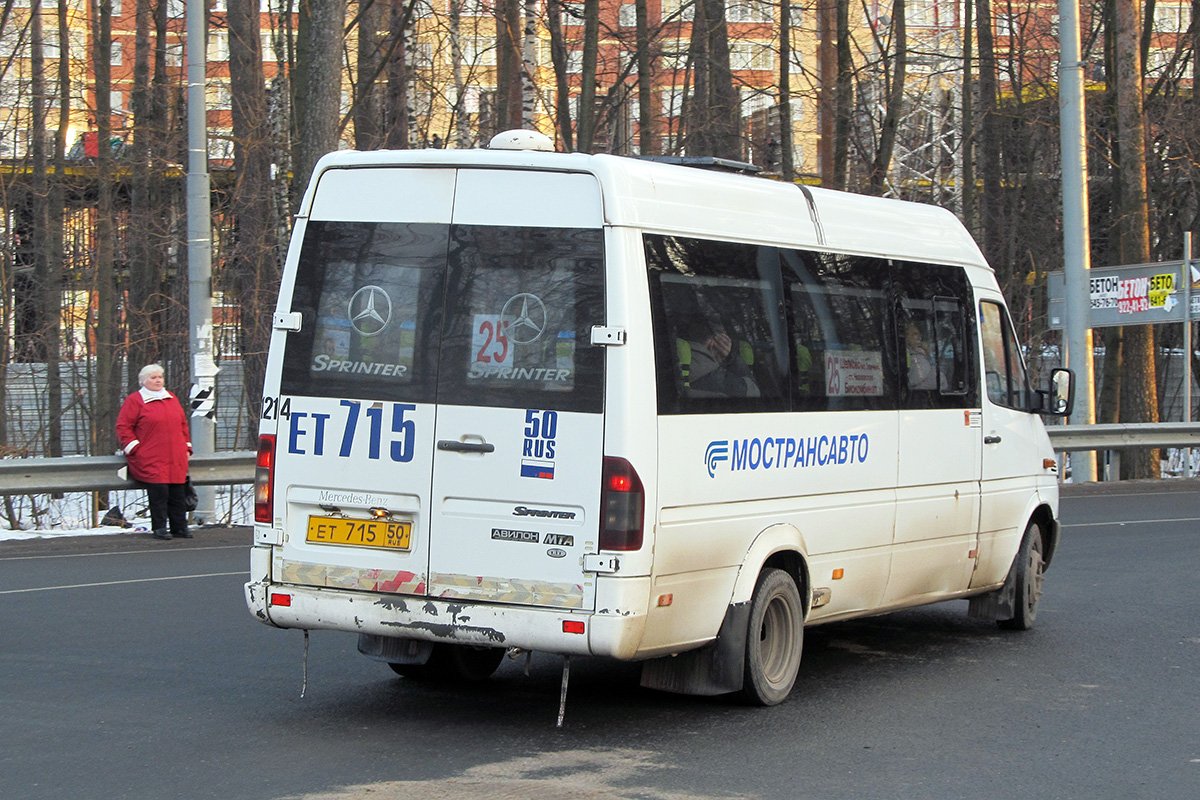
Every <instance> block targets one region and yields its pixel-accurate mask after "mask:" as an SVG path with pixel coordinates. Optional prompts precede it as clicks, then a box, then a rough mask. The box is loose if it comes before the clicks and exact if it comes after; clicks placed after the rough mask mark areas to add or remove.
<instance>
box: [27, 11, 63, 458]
mask: <svg viewBox="0 0 1200 800" xmlns="http://www.w3.org/2000/svg"><path fill="white" fill-rule="evenodd" d="M29 13H30V26H29V34H30V39H29V51H30V72H31V81H30V94H31V97H30V103H31V105H32V109H31V111H32V113H31V115H30V116H31V130H30V143H29V144H30V146H29V155H30V161H31V164H30V167H31V175H30V211H31V216H32V217H33V250H34V252H33V255H34V275H36V276H37V277H36V285H37V287H38V302H39V304H40V306H41V309H40V313H39V314H38V316H39V317H40V318H41V323H42V324H41V326H40V330H39V331H38V338H39V339H40V342H39V348H38V349H39V350H40V354H39V355H40V356H41V358H40V360H42V361H43V362H45V365H46V424H45V426H44V432H45V444H44V448H43V450H42V452H43V454H44V455H46V456H49V457H52V458H53V457H57V456H61V455H62V376H61V374H60V372H59V360H60V358H61V353H60V343H61V341H62V280H61V270H60V263H59V262H56V261H55V259H54V256H53V253H52V250H53V249H54V247H53V245H52V242H51V239H52V236H53V232H52V231H51V229H50V182H49V176H48V174H47V173H48V170H49V162H48V159H47V157H46V134H47V129H46V107H47V106H48V105H49V103H48V102H47V100H48V97H47V95H46V77H45V75H46V73H45V67H46V63H45V58H44V53H45V51H44V49H43V48H44V44H45V36H44V31H43V27H42V26H43V21H44V20H43V18H42V3H41V0H33V2H32V3H31V4H30V9H29ZM65 45H66V43H65V42H63V43H60V47H65ZM59 56H60V57H59V60H60V61H61V60H62V53H61V50H60V54H59ZM61 239H62V237H61V233H60V236H59V249H61V247H62V241H61Z"/></svg>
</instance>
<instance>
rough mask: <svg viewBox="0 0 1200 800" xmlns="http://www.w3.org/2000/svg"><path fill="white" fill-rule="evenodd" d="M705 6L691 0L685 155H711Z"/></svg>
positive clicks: (684, 106)
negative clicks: (690, 85) (688, 96)
mask: <svg viewBox="0 0 1200 800" xmlns="http://www.w3.org/2000/svg"><path fill="white" fill-rule="evenodd" d="M708 10H709V9H708V6H707V5H706V4H705V2H704V0H694V5H693V13H692V39H691V43H690V48H689V50H688V61H690V62H691V64H692V96H691V99H690V100H689V99H688V98H687V89H686V87H685V89H684V102H683V113H682V116H683V117H684V123H683V129H684V131H685V135H684V152H685V153H687V155H689V156H693V157H696V156H699V157H703V156H711V155H712V154H713V143H712V111H711V109H710V108H709V96H710V92H709V89H708V84H709V77H710V75H711V74H712V73H711V70H710V69H709V65H708V62H709V52H708Z"/></svg>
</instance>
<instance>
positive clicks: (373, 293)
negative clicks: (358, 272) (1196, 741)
mask: <svg viewBox="0 0 1200 800" xmlns="http://www.w3.org/2000/svg"><path fill="white" fill-rule="evenodd" d="M347 311H348V312H349V315H350V324H351V325H352V326H353V327H354V330H356V331H358V332H359V334H361V335H362V336H377V335H379V334H380V333H383V329H384V328H386V327H387V324H388V322H389V321H390V320H391V318H392V298H390V297H388V293H387V292H385V291H384V290H383V289H382V288H380V287H378V286H364V287H362V288H361V289H359V290H358V291H357V292H355V293H354V296H353V297H351V298H350V303H349V305H348V306H347Z"/></svg>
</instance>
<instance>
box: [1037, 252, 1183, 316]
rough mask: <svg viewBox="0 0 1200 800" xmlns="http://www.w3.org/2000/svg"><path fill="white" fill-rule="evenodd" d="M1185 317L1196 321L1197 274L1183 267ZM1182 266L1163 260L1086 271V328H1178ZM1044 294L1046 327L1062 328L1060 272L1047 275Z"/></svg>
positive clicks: (1061, 283)
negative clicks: (1047, 310) (1173, 324)
mask: <svg viewBox="0 0 1200 800" xmlns="http://www.w3.org/2000/svg"><path fill="white" fill-rule="evenodd" d="M1189 267H1190V270H1189V271H1190V273H1191V274H1190V275H1189V276H1188V277H1189V278H1190V279H1191V284H1192V286H1191V314H1190V317H1191V319H1193V320H1196V319H1200V269H1198V268H1197V266H1196V264H1195V263H1192V264H1190V265H1189ZM1183 268H1184V263H1183V262H1182V261H1163V262H1161V263H1158V264H1142V265H1139V266H1126V267H1104V268H1100V269H1092V270H1089V276H1088V296H1089V298H1090V300H1091V303H1090V306H1089V311H1088V327H1090V328H1112V327H1116V326H1119V325H1159V324H1162V323H1166V322H1176V323H1181V322H1183V321H1184V319H1185V313H1186V309H1185V308H1184V302H1185V298H1186V297H1187V295H1188V287H1186V286H1185V285H1184V283H1183V281H1184V275H1183ZM1047 278H1048V280H1047V288H1048V289H1049V292H1050V327H1051V328H1052V329H1061V328H1062V327H1063V325H1064V319H1063V316H1064V310H1065V302H1066V301H1065V298H1066V284H1065V282H1064V278H1063V273H1062V272H1052V273H1050V274H1049V275H1048V276H1047Z"/></svg>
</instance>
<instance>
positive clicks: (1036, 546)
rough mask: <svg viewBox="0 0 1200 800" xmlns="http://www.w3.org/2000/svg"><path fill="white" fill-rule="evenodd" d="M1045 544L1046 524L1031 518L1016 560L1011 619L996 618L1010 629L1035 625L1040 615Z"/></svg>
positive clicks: (1020, 628) (1015, 629) (998, 623)
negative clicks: (1014, 594) (1038, 614)
mask: <svg viewBox="0 0 1200 800" xmlns="http://www.w3.org/2000/svg"><path fill="white" fill-rule="evenodd" d="M1045 548H1046V543H1045V538H1044V537H1043V535H1042V526H1041V525H1039V524H1038V523H1037V522H1032V521H1031V522H1030V523H1029V527H1028V528H1026V529H1025V538H1024V539H1023V540H1022V541H1021V549H1020V550H1019V551H1018V552H1017V560H1016V562H1015V563H1014V564H1013V569H1014V570H1016V574H1015V576H1014V577H1015V589H1016V597H1015V599H1014V604H1015V605H1014V614H1013V616H1012V618H1011V619H1001V620H997V621H996V624H997V625H999V626H1000V627H1001V628H1004V629H1005V630H1009V631H1027V630H1029V629H1030V628H1032V627H1033V623H1034V621H1035V620H1036V619H1037V610H1038V601H1039V600H1041V599H1042V582H1043V580H1044V576H1045V572H1046V562H1045V560H1044V559H1043V557H1042V554H1043V553H1044V552H1045Z"/></svg>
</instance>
